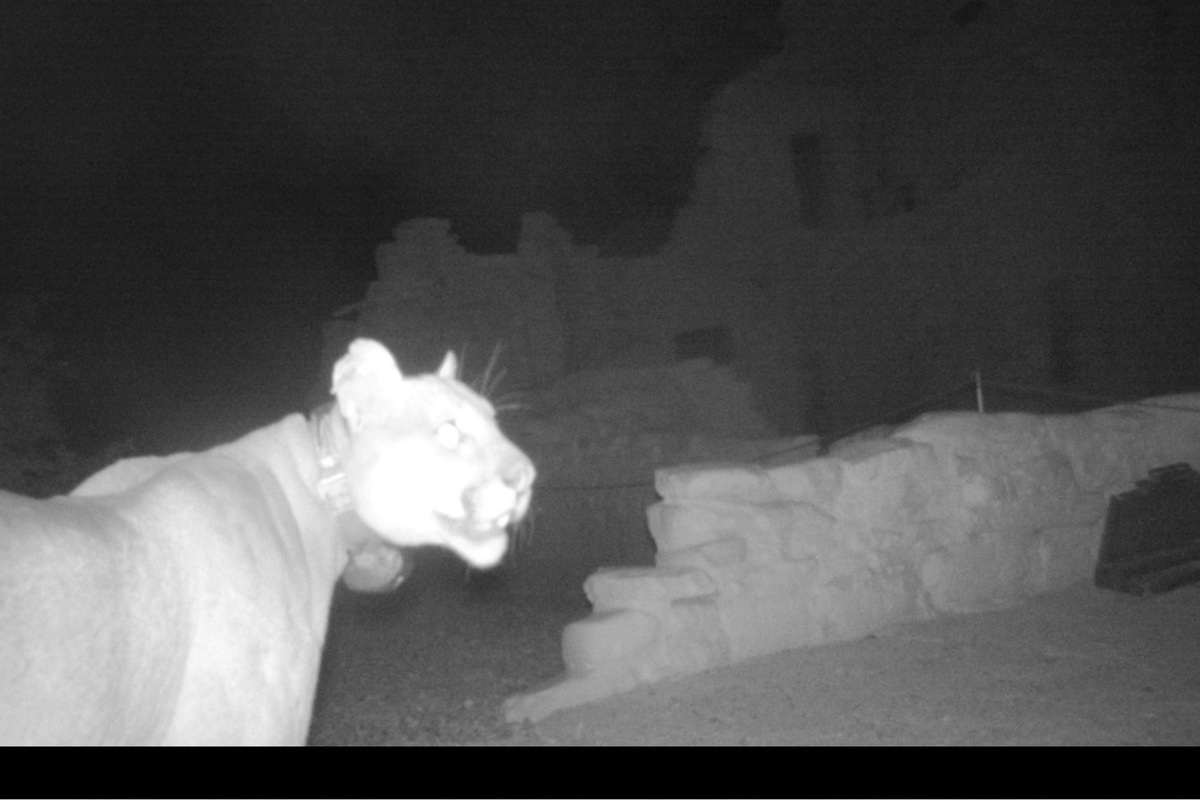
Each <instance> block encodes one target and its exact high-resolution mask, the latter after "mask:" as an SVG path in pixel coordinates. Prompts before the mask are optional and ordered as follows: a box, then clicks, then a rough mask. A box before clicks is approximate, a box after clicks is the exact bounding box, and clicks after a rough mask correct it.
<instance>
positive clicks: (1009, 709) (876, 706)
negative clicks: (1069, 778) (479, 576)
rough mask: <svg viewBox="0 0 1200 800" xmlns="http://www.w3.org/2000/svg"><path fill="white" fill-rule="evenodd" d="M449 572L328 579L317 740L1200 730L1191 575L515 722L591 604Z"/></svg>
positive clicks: (771, 738) (1165, 740) (986, 735)
mask: <svg viewBox="0 0 1200 800" xmlns="http://www.w3.org/2000/svg"><path fill="white" fill-rule="evenodd" d="M456 574H457V573H454V572H447V571H446V570H442V571H440V572H439V571H437V570H432V571H431V573H430V574H429V575H427V576H425V577H424V579H421V578H418V577H414V578H413V579H410V582H409V583H407V584H405V585H404V586H403V587H401V589H400V590H399V591H398V592H397V593H396V594H394V595H391V596H385V597H365V598H364V597H360V596H351V595H349V594H345V595H339V598H338V600H337V602H335V606H334V613H333V618H332V620H331V631H330V640H329V643H328V645H327V647H326V654H325V665H324V670H323V677H322V684H321V688H320V691H319V692H318V699H317V704H316V709H315V713H314V720H313V726H312V732H311V735H310V743H311V744H316V745H354V744H415V745H420V744H440V745H463V744H466V745H502V746H503V745H508V746H512V745H541V746H547V745H1196V744H1200V636H1198V635H1197V634H1198V633H1200V586H1190V587H1184V588H1181V589H1177V590H1175V591H1173V592H1169V593H1166V594H1162V595H1156V596H1151V597H1147V598H1137V597H1132V596H1128V595H1122V594H1116V593H1113V592H1110V591H1104V590H1100V589H1096V588H1094V587H1093V586H1091V585H1088V584H1081V585H1078V586H1075V587H1073V588H1071V589H1069V590H1066V591H1063V592H1058V593H1054V594H1050V595H1046V596H1043V597H1039V598H1035V599H1033V600H1030V601H1028V602H1026V603H1025V604H1023V605H1021V606H1020V607H1018V608H1013V609H1008V610H1005V611H998V612H990V613H983V614H973V615H964V616H957V617H947V618H943V619H939V620H934V621H931V622H924V623H912V624H905V625H899V626H894V627H892V628H889V629H887V630H884V631H880V632H879V633H877V634H876V635H873V636H870V637H868V638H866V639H863V640H860V641H857V642H850V643H845V644H838V645H829V646H824V647H815V648H808V649H804V650H796V651H790V652H786V653H779V654H776V655H772V656H767V657H763V658H759V659H755V660H753V661H749V662H744V663H741V664H737V665H735V666H732V667H728V668H724V669H719V670H713V671H710V672H707V673H703V674H700V675H693V676H688V677H683V678H679V679H675V680H671V681H667V682H663V683H659V684H655V685H651V686H645V687H642V688H640V689H638V690H636V691H634V692H631V693H629V694H625V695H619V696H616V697H613V698H609V699H607V700H603V701H601V702H598V703H593V704H590V705H587V706H582V707H579V708H574V709H568V710H565V711H562V712H559V713H558V714H555V715H553V716H551V717H549V718H547V719H545V720H543V721H541V722H539V723H537V724H528V723H527V724H523V725H518V726H509V725H506V724H505V723H504V722H503V720H502V718H501V716H500V703H501V702H502V701H503V699H504V698H505V697H506V696H508V695H509V694H512V693H514V692H519V691H525V690H528V689H530V688H533V687H535V686H537V685H539V684H541V683H543V682H545V681H547V680H549V679H551V678H553V677H555V676H556V675H558V674H560V673H561V670H562V666H561V658H560V655H559V633H560V631H561V629H562V626H563V625H564V624H565V623H566V622H568V621H570V620H572V619H578V618H581V617H583V616H586V615H587V613H588V612H589V607H588V605H587V603H586V601H585V600H584V599H583V597H582V593H581V592H576V593H570V592H568V593H563V594H561V595H558V596H520V595H515V594H511V593H509V592H508V591H506V589H505V587H504V586H503V581H502V580H498V581H495V582H494V583H491V584H489V583H488V582H487V581H482V582H481V581H478V580H476V581H474V582H473V583H472V584H470V585H464V584H463V583H462V581H461V579H460V578H457V577H455V575H456Z"/></svg>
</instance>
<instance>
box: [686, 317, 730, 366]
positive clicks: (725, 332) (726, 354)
mask: <svg viewBox="0 0 1200 800" xmlns="http://www.w3.org/2000/svg"><path fill="white" fill-rule="evenodd" d="M691 358H710V359H712V362H713V363H714V364H718V365H724V364H730V363H732V362H733V336H732V335H731V334H730V333H729V328H728V327H726V326H725V325H715V326H713V327H709V328H694V329H692V330H690V331H683V332H682V333H677V334H675V360H676V361H687V360H688V359H691Z"/></svg>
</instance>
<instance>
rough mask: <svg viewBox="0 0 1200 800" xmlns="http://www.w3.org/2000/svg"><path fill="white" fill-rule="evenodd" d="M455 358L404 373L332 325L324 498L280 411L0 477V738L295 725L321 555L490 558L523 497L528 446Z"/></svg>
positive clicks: (325, 585) (242, 736) (233, 739)
mask: <svg viewBox="0 0 1200 800" xmlns="http://www.w3.org/2000/svg"><path fill="white" fill-rule="evenodd" d="M454 369H455V365H454V360H453V357H452V356H448V357H447V362H446V363H445V364H443V367H442V369H441V370H439V373H438V374H437V375H423V376H418V377H415V378H408V377H403V376H401V374H400V372H399V370H398V369H397V368H396V365H395V362H394V361H393V360H392V357H391V354H390V353H388V351H387V350H386V348H384V347H383V346H382V345H380V344H378V343H377V342H373V341H370V340H361V339H360V340H357V341H355V342H354V343H353V344H352V345H351V346H350V348H349V350H348V352H347V354H346V355H345V356H344V357H343V358H342V359H341V360H340V361H339V362H338V364H337V366H336V367H335V369H334V381H333V391H334V393H335V395H336V397H337V413H336V414H334V415H333V416H332V417H331V420H332V424H331V430H332V439H333V445H334V446H335V448H336V451H337V455H338V456H339V458H340V465H341V466H342V467H343V468H344V471H345V491H346V492H347V493H348V495H349V497H350V499H351V502H352V504H353V508H354V510H353V511H352V512H350V513H348V514H343V515H341V516H340V517H339V516H338V515H337V514H336V513H335V512H334V511H333V510H332V509H331V506H330V504H329V501H328V499H327V498H326V497H324V496H323V495H322V492H321V491H320V490H319V489H318V481H319V480H320V478H321V477H322V476H321V471H320V467H319V465H318V449H317V445H316V444H315V441H314V429H313V427H312V426H311V425H310V424H309V423H308V421H306V420H305V418H304V417H302V416H300V415H292V416H289V417H286V418H284V419H283V420H281V421H279V422H277V423H275V424H273V425H269V426H267V427H265V428H261V429H259V430H256V431H254V432H252V433H250V434H249V435H247V436H245V437H243V438H241V439H239V440H237V441H235V442H232V443H230V444H226V445H222V446H219V447H216V448H213V449H212V450H208V451H206V452H202V453H195V454H191V453H182V454H176V455H173V456H168V457H165V458H135V459H127V460H125V461H120V462H117V463H116V464H114V465H113V466H111V467H108V468H107V469H105V470H102V471H101V472H99V473H97V474H96V475H94V476H92V477H91V478H89V479H87V480H86V481H84V482H83V483H82V484H81V485H80V486H79V487H78V488H77V489H76V490H75V491H74V492H72V493H71V494H70V495H69V496H65V497H57V498H52V499H49V500H32V499H29V498H25V497H21V496H18V495H13V494H8V493H3V492H0V744H42V743H49V744H154V743H162V744H302V743H303V742H304V741H305V738H306V736H307V733H308V726H309V721H310V717H311V714H312V702H313V696H314V693H315V691H316V681H317V673H318V668H319V665H320V657H321V649H322V646H323V644H324V640H325V632H326V624H327V619H328V615H329V605H330V600H331V598H332V593H333V589H334V584H335V583H336V581H337V579H338V577H339V576H340V575H343V573H345V577H346V579H347V583H348V584H350V585H351V586H354V587H356V588H366V589H387V588H390V587H392V586H394V585H395V583H396V582H397V580H398V577H397V575H398V572H399V570H400V568H401V565H402V563H403V559H402V557H401V555H400V551H398V550H397V549H396V548H395V547H394V545H417V544H437V545H442V546H445V547H449V548H451V549H453V550H455V551H456V552H458V553H460V554H461V555H462V556H463V557H464V558H465V559H466V560H467V561H468V562H470V563H472V564H473V565H475V566H490V565H492V564H495V563H496V562H497V561H498V560H499V559H500V558H501V557H502V555H503V553H504V549H505V545H506V542H507V536H506V534H505V531H504V526H505V525H507V524H509V523H510V522H515V521H517V520H519V519H520V517H521V516H522V515H523V514H524V512H525V510H526V509H527V507H528V504H529V493H530V487H531V484H532V481H533V478H534V468H533V465H532V464H531V463H530V462H529V459H528V458H527V457H526V456H525V455H524V454H523V453H522V452H521V451H520V450H519V449H517V448H516V447H515V446H514V445H513V444H511V443H510V442H509V441H508V440H507V439H506V438H505V437H504V436H503V435H502V434H501V433H500V431H499V429H498V428H497V427H496V424H495V420H494V415H493V413H492V410H491V407H490V406H489V405H488V404H487V402H486V401H484V400H483V399H482V398H479V397H478V396H477V395H475V394H474V393H472V392H471V391H470V390H469V389H467V388H466V387H465V386H463V384H461V383H460V382H458V381H457V380H456V379H454V377H453V372H454ZM447 425H449V426H450V429H446V428H445V426H447ZM456 498H457V499H456ZM352 578H353V579H352ZM451 666H452V665H447V667H448V668H450V667H451Z"/></svg>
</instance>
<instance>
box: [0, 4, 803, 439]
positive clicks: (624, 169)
mask: <svg viewBox="0 0 1200 800" xmlns="http://www.w3.org/2000/svg"><path fill="white" fill-rule="evenodd" d="M778 13H779V8H778V2H762V1H761V0H755V1H754V2H746V0H707V2H705V1H703V0H700V1H696V2H694V1H693V0H618V1H617V2H604V3H562V2H558V1H557V0H527V1H526V2H493V1H492V0H438V2H427V3H419V4H411V5H410V4H406V3H402V2H394V1H392V0H307V1H304V2H299V1H297V2H287V3H267V2H253V1H252V0H208V1H207V2H204V3H164V2H161V0H146V1H145V2H134V1H132V0H124V1H120V0H118V1H116V2H104V1H103V0H87V2H83V1H80V2H55V1H54V0H42V1H41V2H36V3H21V4H10V5H9V6H6V16H5V22H4V25H3V26H0V103H2V104H3V113H2V114H0V225H2V226H3V230H2V232H0V265H2V268H3V290H2V293H3V294H4V295H5V296H6V297H8V296H11V295H12V294H13V293H14V292H15V291H29V290H34V291H37V292H44V293H48V294H43V295H41V296H42V297H45V298H46V302H45V307H44V308H45V310H44V314H43V317H42V320H41V323H40V325H41V326H42V328H43V329H44V330H46V331H47V332H48V333H50V334H51V335H52V336H53V337H54V340H55V342H56V343H57V345H58V346H59V355H60V356H61V357H62V358H63V359H64V360H65V361H66V362H69V364H70V366H71V370H72V374H73V376H74V377H73V380H74V381H75V383H74V384H73V385H74V387H75V391H76V394H77V395H84V396H76V397H74V398H73V400H72V402H71V403H69V404H68V407H64V408H63V409H62V413H63V414H64V416H65V417H66V418H67V419H66V421H67V422H68V423H69V424H71V425H72V426H73V427H74V428H76V429H78V430H77V433H79V435H81V436H85V437H86V436H88V435H90V436H92V437H93V438H105V437H110V436H112V435H116V434H129V433H139V434H146V436H147V438H148V439H151V440H155V441H157V442H159V443H161V444H162V445H163V446H164V447H174V446H206V445H207V444H208V443H211V442H209V441H206V439H211V437H213V436H228V435H229V434H230V433H233V432H235V431H237V430H244V429H245V428H246V425H247V422H246V418H247V415H249V416H253V415H256V414H258V415H261V416H262V417H264V421H265V418H266V417H268V416H271V415H277V414H278V413H281V412H282V411H283V410H287V409H294V408H297V407H298V406H297V404H298V403H301V402H303V399H304V398H303V396H302V395H303V394H304V392H305V391H308V390H309V389H310V388H311V384H312V382H313V380H314V377H315V375H316V373H315V367H316V361H315V357H316V353H317V346H318V342H319V336H320V329H319V322H320V321H321V320H322V319H324V318H325V317H326V316H327V315H328V314H329V312H330V311H332V310H333V309H335V308H337V307H338V306H340V305H343V304H345V303H349V302H354V301H356V300H358V299H361V298H362V296H363V293H364V291H365V288H366V284H367V282H368V281H369V280H371V279H372V278H373V277H374V264H373V258H372V253H373V250H374V248H375V246H376V245H377V244H379V243H380V242H382V241H385V240H387V239H388V238H390V231H391V229H392V228H393V227H394V226H395V225H396V224H397V223H399V222H401V221H402V220H405V219H409V218H412V217H416V216H439V217H444V218H447V219H449V220H451V222H452V224H453V226H454V230H455V232H456V233H457V234H458V235H459V237H460V240H461V241H462V243H463V244H464V245H466V246H467V247H469V248H470V249H472V250H475V251H477V252H510V251H512V250H513V248H514V246H515V243H516V236H517V232H518V221H519V217H520V215H521V213H523V212H524V211H528V210H535V209H542V210H546V211H549V212H551V213H552V214H554V215H555V216H556V217H557V218H558V219H559V220H560V221H561V222H562V223H563V224H564V225H565V226H566V227H567V228H568V229H569V230H571V231H572V233H573V234H574V235H575V237H576V240H577V241H580V242H588V243H597V244H600V245H601V246H602V247H604V248H606V249H608V250H610V251H612V252H618V251H620V249H621V243H622V242H625V243H626V245H625V246H626V247H628V246H629V245H628V243H629V242H635V243H636V242H640V243H642V245H643V246H645V245H646V244H647V243H648V244H649V245H650V246H653V245H654V244H656V243H658V242H659V241H661V239H662V238H663V237H665V235H666V231H667V225H668V224H669V222H670V218H671V215H672V212H673V211H674V210H675V209H676V208H677V207H678V206H680V205H681V204H682V203H684V202H685V201H686V199H687V195H688V192H689V190H690V185H691V184H690V181H691V177H692V170H693V167H694V164H695V161H696V159H697V157H698V156H699V154H700V148H699V125H700V122H701V120H702V118H703V111H704V104H705V102H706V101H707V100H708V98H709V97H711V95H712V92H713V91H714V89H716V88H717V87H718V86H719V85H721V84H722V83H724V82H726V81H728V80H730V79H732V78H733V77H735V76H736V75H738V74H739V73H741V72H743V71H744V70H746V69H747V68H749V67H750V66H751V65H753V64H754V63H755V62H757V61H759V60H761V59H762V58H763V57H765V56H767V55H769V54H770V53H771V52H774V51H775V50H777V49H778V48H779V46H780V45H781V43H782V31H781V29H780V26H779V24H778V22H777V18H778ZM631 232H633V233H631ZM281 353H286V354H289V355H290V356H291V357H290V359H285V360H284V362H285V363H281V359H280V354H281ZM247 398H253V401H252V402H251V401H249V400H248V399H247ZM106 409H107V410H106ZM105 415H108V418H106V416H105ZM200 418H205V419H207V420H208V421H209V422H211V426H210V427H208V428H203V429H201V428H197V429H196V430H191V429H182V428H181V427H180V420H188V419H200ZM252 421H254V420H252Z"/></svg>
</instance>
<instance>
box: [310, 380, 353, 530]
mask: <svg viewBox="0 0 1200 800" xmlns="http://www.w3.org/2000/svg"><path fill="white" fill-rule="evenodd" d="M339 424H341V420H340V419H338V411H337V405H336V404H334V403H333V402H329V403H325V404H324V405H322V406H318V407H317V408H316V409H314V410H313V412H312V415H311V416H310V417H309V427H310V428H311V429H312V434H313V440H314V442H315V443H316V446H317V464H318V466H319V467H320V475H319V476H318V478H317V494H318V495H319V496H320V498H321V500H323V501H324V502H325V505H327V506H329V509H330V511H332V512H333V513H334V514H335V515H339V514H344V513H346V512H347V511H350V510H351V509H353V508H354V502H353V501H352V500H351V499H350V492H348V491H347V490H346V472H345V470H343V469H342V460H341V458H339V457H338V450H337V438H336V435H335V430H336V428H337V426H338V425H339Z"/></svg>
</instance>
